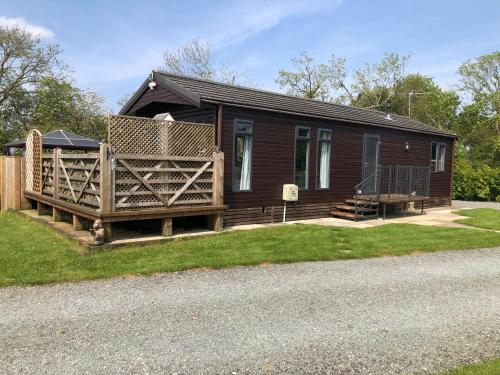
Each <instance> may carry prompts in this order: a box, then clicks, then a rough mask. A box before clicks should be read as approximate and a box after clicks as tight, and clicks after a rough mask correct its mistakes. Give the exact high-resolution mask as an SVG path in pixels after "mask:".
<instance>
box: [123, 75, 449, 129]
mask: <svg viewBox="0 0 500 375" xmlns="http://www.w3.org/2000/svg"><path fill="white" fill-rule="evenodd" d="M153 77H154V78H155V79H156V80H157V81H158V83H159V84H161V85H163V86H167V88H169V89H173V90H175V91H178V90H179V87H180V88H181V91H182V92H181V93H182V94H183V95H188V94H189V95H190V96H191V97H192V98H193V99H194V100H196V99H198V97H199V101H200V102H212V103H222V104H228V105H234V106H239V107H246V108H252V109H261V110H265V111H271V112H280V113H287V114H292V115H298V116H306V117H314V118H321V119H328V120H339V121H345V122H350V123H356V124H366V125H373V126H381V127H387V128H395V129H401V130H407V131H414V132H419V133H431V134H436V135H443V136H451V137H455V135H454V134H452V133H449V132H446V131H444V130H441V129H438V128H435V127H433V126H430V125H427V124H424V123H422V122H420V121H415V120H411V119H409V118H408V117H405V116H400V115H396V114H391V118H392V119H387V117H386V116H387V115H386V113H385V112H381V111H375V110H369V109H364V108H358V107H353V106H346V105H340V104H335V103H330V102H322V101H318V100H311V99H304V98H299V97H295V96H290V95H284V94H279V93H275V92H270V91H264V90H257V89H253V88H248V87H243V86H236V85H230V84H226V83H221V82H215V81H209V80H205V79H199V78H193V77H187V76H181V75H176V74H171V73H164V72H154V73H153ZM125 108H126V107H125ZM125 108H124V110H125ZM122 112H123V110H122Z"/></svg>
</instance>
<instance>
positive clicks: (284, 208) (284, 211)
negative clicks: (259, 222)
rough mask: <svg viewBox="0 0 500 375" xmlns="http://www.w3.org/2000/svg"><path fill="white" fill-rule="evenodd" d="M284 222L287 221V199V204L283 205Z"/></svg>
mask: <svg viewBox="0 0 500 375" xmlns="http://www.w3.org/2000/svg"><path fill="white" fill-rule="evenodd" d="M283 222H284V223H285V222H286V201H285V204H284V206H283Z"/></svg>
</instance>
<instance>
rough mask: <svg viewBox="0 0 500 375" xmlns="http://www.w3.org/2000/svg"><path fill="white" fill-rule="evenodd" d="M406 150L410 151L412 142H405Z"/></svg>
mask: <svg viewBox="0 0 500 375" xmlns="http://www.w3.org/2000/svg"><path fill="white" fill-rule="evenodd" d="M405 151H406V152H408V151H410V143H409V142H405Z"/></svg>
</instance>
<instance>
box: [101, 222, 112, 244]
mask: <svg viewBox="0 0 500 375" xmlns="http://www.w3.org/2000/svg"><path fill="white" fill-rule="evenodd" d="M102 227H103V228H104V240H105V241H111V238H112V237H113V226H112V224H111V223H102Z"/></svg>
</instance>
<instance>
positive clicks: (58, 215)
mask: <svg viewBox="0 0 500 375" xmlns="http://www.w3.org/2000/svg"><path fill="white" fill-rule="evenodd" d="M62 214H63V212H62V211H61V210H59V209H57V208H55V207H52V220H53V221H54V223H58V222H60V221H62Z"/></svg>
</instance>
